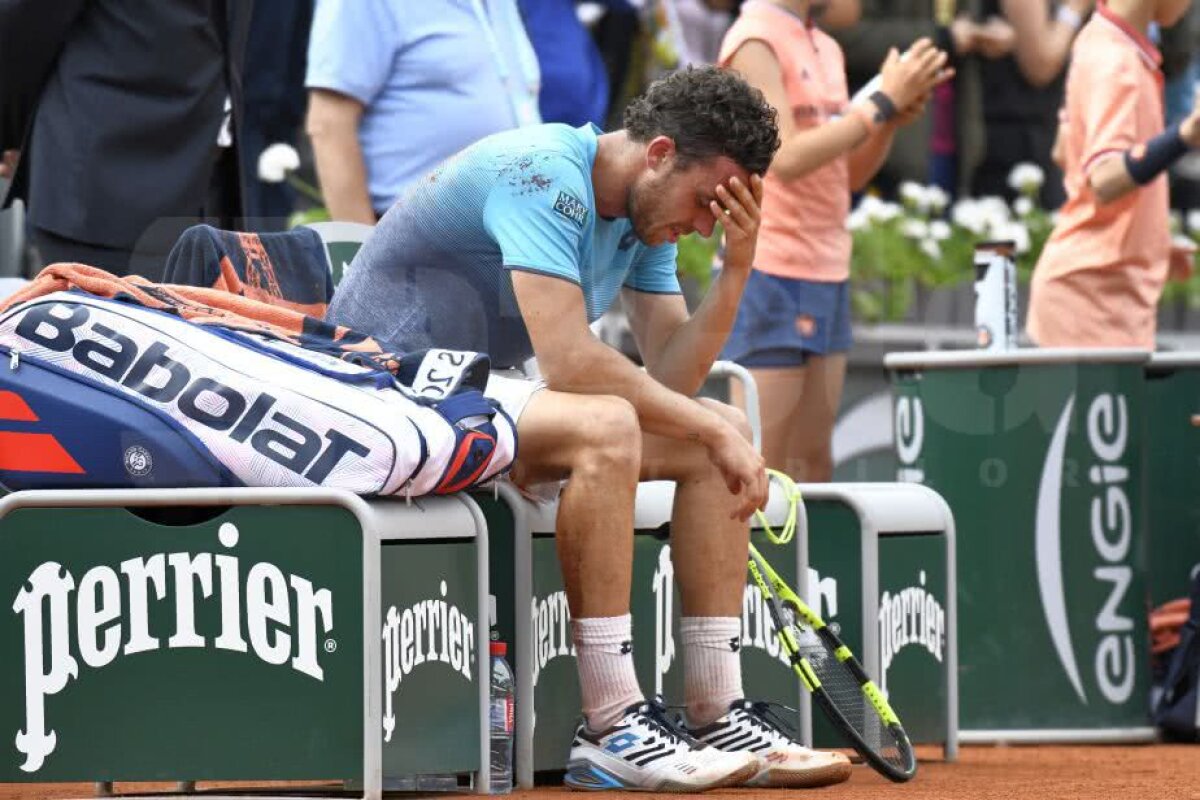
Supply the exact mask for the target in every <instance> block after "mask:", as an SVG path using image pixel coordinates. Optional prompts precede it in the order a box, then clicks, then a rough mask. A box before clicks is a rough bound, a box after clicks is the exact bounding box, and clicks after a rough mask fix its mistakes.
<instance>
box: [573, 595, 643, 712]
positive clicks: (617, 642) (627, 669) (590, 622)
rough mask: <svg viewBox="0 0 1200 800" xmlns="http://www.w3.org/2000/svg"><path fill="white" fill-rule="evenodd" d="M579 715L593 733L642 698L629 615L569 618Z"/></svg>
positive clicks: (631, 622) (631, 621) (631, 620)
mask: <svg viewBox="0 0 1200 800" xmlns="http://www.w3.org/2000/svg"><path fill="white" fill-rule="evenodd" d="M571 636H572V639H573V640H574V642H575V658H576V660H577V661H578V662H579V690H580V694H582V695H583V716H584V718H585V719H587V726H588V728H589V729H591V730H592V732H594V733H600V732H602V731H605V730H608V729H609V728H611V727H612V726H613V725H614V724H616V722H617V720H619V719H620V718H621V715H622V714H623V713H624V711H625V709H626V708H628V707H629V706H631V705H633V704H635V703H638V702H641V701H642V700H644V699H645V697H644V695H643V694H642V689H641V687H640V686H638V681H637V673H636V672H635V671H634V669H633V618H632V617H631V616H630V615H629V614H625V615H624V616H620V617H589V618H585V619H573V620H571Z"/></svg>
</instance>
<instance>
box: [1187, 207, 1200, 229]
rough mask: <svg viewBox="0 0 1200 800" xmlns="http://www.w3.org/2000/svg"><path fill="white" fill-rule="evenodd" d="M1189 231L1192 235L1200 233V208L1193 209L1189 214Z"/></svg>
mask: <svg viewBox="0 0 1200 800" xmlns="http://www.w3.org/2000/svg"><path fill="white" fill-rule="evenodd" d="M1187 229H1188V232H1190V233H1200V208H1193V209H1192V210H1191V211H1189V212H1188V213H1187Z"/></svg>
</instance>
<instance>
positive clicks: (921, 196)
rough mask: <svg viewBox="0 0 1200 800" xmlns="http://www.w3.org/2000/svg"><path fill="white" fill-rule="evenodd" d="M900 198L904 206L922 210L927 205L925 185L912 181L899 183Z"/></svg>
mask: <svg viewBox="0 0 1200 800" xmlns="http://www.w3.org/2000/svg"><path fill="white" fill-rule="evenodd" d="M900 199H901V200H903V201H904V204H905V205H906V206H909V207H911V208H917V209H920V210H922V211H923V210H924V209H925V208H926V206H927V205H928V200H926V199H925V187H923V186H921V185H920V184H918V183H914V182H912V181H904V182H903V183H901V184H900Z"/></svg>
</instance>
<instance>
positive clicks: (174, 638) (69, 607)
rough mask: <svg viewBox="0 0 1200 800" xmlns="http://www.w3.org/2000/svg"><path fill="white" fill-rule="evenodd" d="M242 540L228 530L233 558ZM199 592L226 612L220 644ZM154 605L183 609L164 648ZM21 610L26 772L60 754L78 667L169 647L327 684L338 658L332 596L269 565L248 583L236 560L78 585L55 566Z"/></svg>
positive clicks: (145, 567)
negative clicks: (60, 714) (284, 669)
mask: <svg viewBox="0 0 1200 800" xmlns="http://www.w3.org/2000/svg"><path fill="white" fill-rule="evenodd" d="M238 538H239V533H238V529H237V527H236V526H235V525H233V524H232V523H228V522H227V523H225V524H223V525H221V527H220V529H219V531H218V539H219V540H220V543H221V545H222V546H223V547H224V548H225V549H227V550H232V549H233V548H234V547H236V546H237V543H238ZM168 575H169V576H170V578H169V579H168ZM197 588H199V591H200V602H201V603H204V602H212V603H216V604H219V607H220V618H221V624H220V632H219V633H217V634H216V635H215V636H213V635H211V632H200V631H197V630H196V602H197V601H196V590H197ZM243 597H244V598H245V604H244V609H243ZM125 598H127V599H128V605H123V604H122V601H123V599H125ZM152 604H153V607H154V609H155V612H156V613H155V619H161V618H162V617H161V616H160V614H161V613H162V611H163V609H169V608H171V607H173V608H174V615H173V617H174V626H173V628H172V630H173V633H172V634H171V635H170V636H168V637H167V638H166V639H165V640H164V638H163V637H162V635H161V632H159V631H152V630H151V613H150V610H151V605H152ZM12 608H13V611H15V612H16V613H17V615H19V616H21V617H22V618H23V621H24V629H25V637H24V638H25V642H24V645H25V728H24V730H21V731H18V732H17V736H16V745H17V750H19V751H20V752H22V753H23V754H25V763H24V764H22V765H21V769H23V770H24V771H25V772H36V771H37V770H38V769H41V767H42V764H43V763H44V762H45V760H46V757H47V756H48V755H50V754H51V753H53V752H54V748H55V747H56V745H57V742H58V737H57V734H56V733H55V732H54V730H52V729H49V730H48V726H47V719H46V698H47V697H50V696H52V695H56V694H58V693H59V692H61V691H62V690H63V689H64V688H65V687H66V685H67V683H68V682H69V681H70V680H71V679H78V678H79V677H80V672H79V659H82V661H83V663H84V664H85V665H87V666H88V667H91V668H92V669H101V668H103V667H106V666H108V665H109V664H111V663H113V661H115V660H116V659H117V658H121V657H124V656H130V655H135V654H137V653H145V652H150V651H153V650H158V649H160V648H162V647H166V648H169V649H172V650H175V649H179V648H197V649H201V648H211V649H214V650H228V651H231V652H235V653H247V652H253V653H254V655H255V657H256V658H258V659H259V660H260V661H263V662H264V663H267V664H273V665H283V664H288V663H289V661H290V666H291V668H292V669H293V670H295V671H296V672H299V673H303V674H304V675H307V676H309V677H310V678H313V679H315V680H318V681H324V679H325V671H324V669H322V667H321V663H320V660H319V656H320V655H321V654H322V653H323V652H330V651H333V650H336V646H333V647H331V646H330V645H331V643H332V640H328V641H325V636H326V635H327V634H328V633H329V632H330V631H332V630H333V594H332V593H331V592H330V591H329V590H328V589H317V588H316V587H315V586H314V585H313V583H312V582H311V581H309V580H308V579H306V578H303V577H301V576H299V575H291V574H285V573H284V571H283V570H282V569H280V568H279V567H277V566H275V565H274V564H270V563H267V562H262V561H260V562H258V563H256V564H254V566H252V567H251V568H250V569H249V571H248V572H246V573H245V574H243V570H242V564H241V561H240V559H239V558H238V557H237V556H235V555H230V554H227V553H195V554H193V553H186V552H181V553H157V554H155V555H152V556H149V557H142V558H131V559H128V560H126V561H122V562H121V563H120V564H118V565H115V566H105V565H100V566H95V567H92V568H91V569H89V570H87V571H86V572H85V573H83V576H82V577H80V578H79V580H78V581H76V578H75V575H74V574H72V573H71V571H70V570H68V569H66V568H64V567H63V565H62V564H59V563H57V562H54V561H47V562H45V563H43V564H40V565H39V566H38V567H36V568H35V569H34V570H33V572H31V573H30V575H29V577H28V578H27V579H26V582H25V585H24V586H23V587H22V588H21V590H20V591H19V592H17V597H16V600H15V601H14V602H13V605H12ZM243 633H244V634H245V636H244V637H243ZM247 638H248V639H249V642H247V641H246V640H247ZM319 643H323V646H322V645H321V644H319Z"/></svg>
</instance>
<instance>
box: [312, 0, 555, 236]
mask: <svg viewBox="0 0 1200 800" xmlns="http://www.w3.org/2000/svg"><path fill="white" fill-rule="evenodd" d="M538 81H539V77H538V69H537V57H536V54H535V53H534V52H533V48H532V46H531V45H530V44H529V40H528V38H527V37H526V35H525V31H524V28H523V26H522V24H521V19H520V14H519V12H518V10H517V8H516V0H422V2H395V0H353V2H344V1H343V0H318V2H317V8H316V13H315V16H314V18H313V27H312V35H311V38H310V39H309V47H308V73H307V77H306V79H305V86H306V87H308V88H309V89H329V90H331V91H335V92H340V93H342V94H345V95H348V96H350V97H353V98H354V99H356V100H358V101H359V102H360V103H362V104H363V106H364V107H365V111H364V113H363V118H362V123H361V125H360V127H359V134H358V135H359V141H360V142H361V145H362V150H363V159H364V160H365V162H366V167H367V183H368V187H369V190H370V194H371V204H372V206H373V207H374V208H375V211H376V212H377V213H380V214H382V213H383V212H384V211H386V210H387V208H388V206H390V205H391V204H392V202H393V201H394V200H395V199H396V198H397V197H398V196H399V195H400V194H401V192H402V191H403V190H404V189H405V187H407V186H408V185H409V184H411V183H413V182H414V181H416V180H417V179H418V178H420V177H421V176H422V175H424V174H426V173H427V172H429V170H431V169H433V167H434V166H436V165H437V163H438V162H439V161H441V160H442V159H443V158H445V157H446V156H448V155H450V154H451V153H455V152H457V151H458V150H461V149H462V148H463V147H466V146H467V145H468V144H471V143H472V142H475V141H478V140H479V139H481V138H483V137H484V136H487V135H489V134H492V133H496V132H497V131H503V130H509V129H511V128H514V127H517V126H518V125H522V124H529V123H534V122H539V121H540V119H539V118H538V117H537V109H536V97H537V92H538ZM524 105H528V108H524V107H523V106H524Z"/></svg>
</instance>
